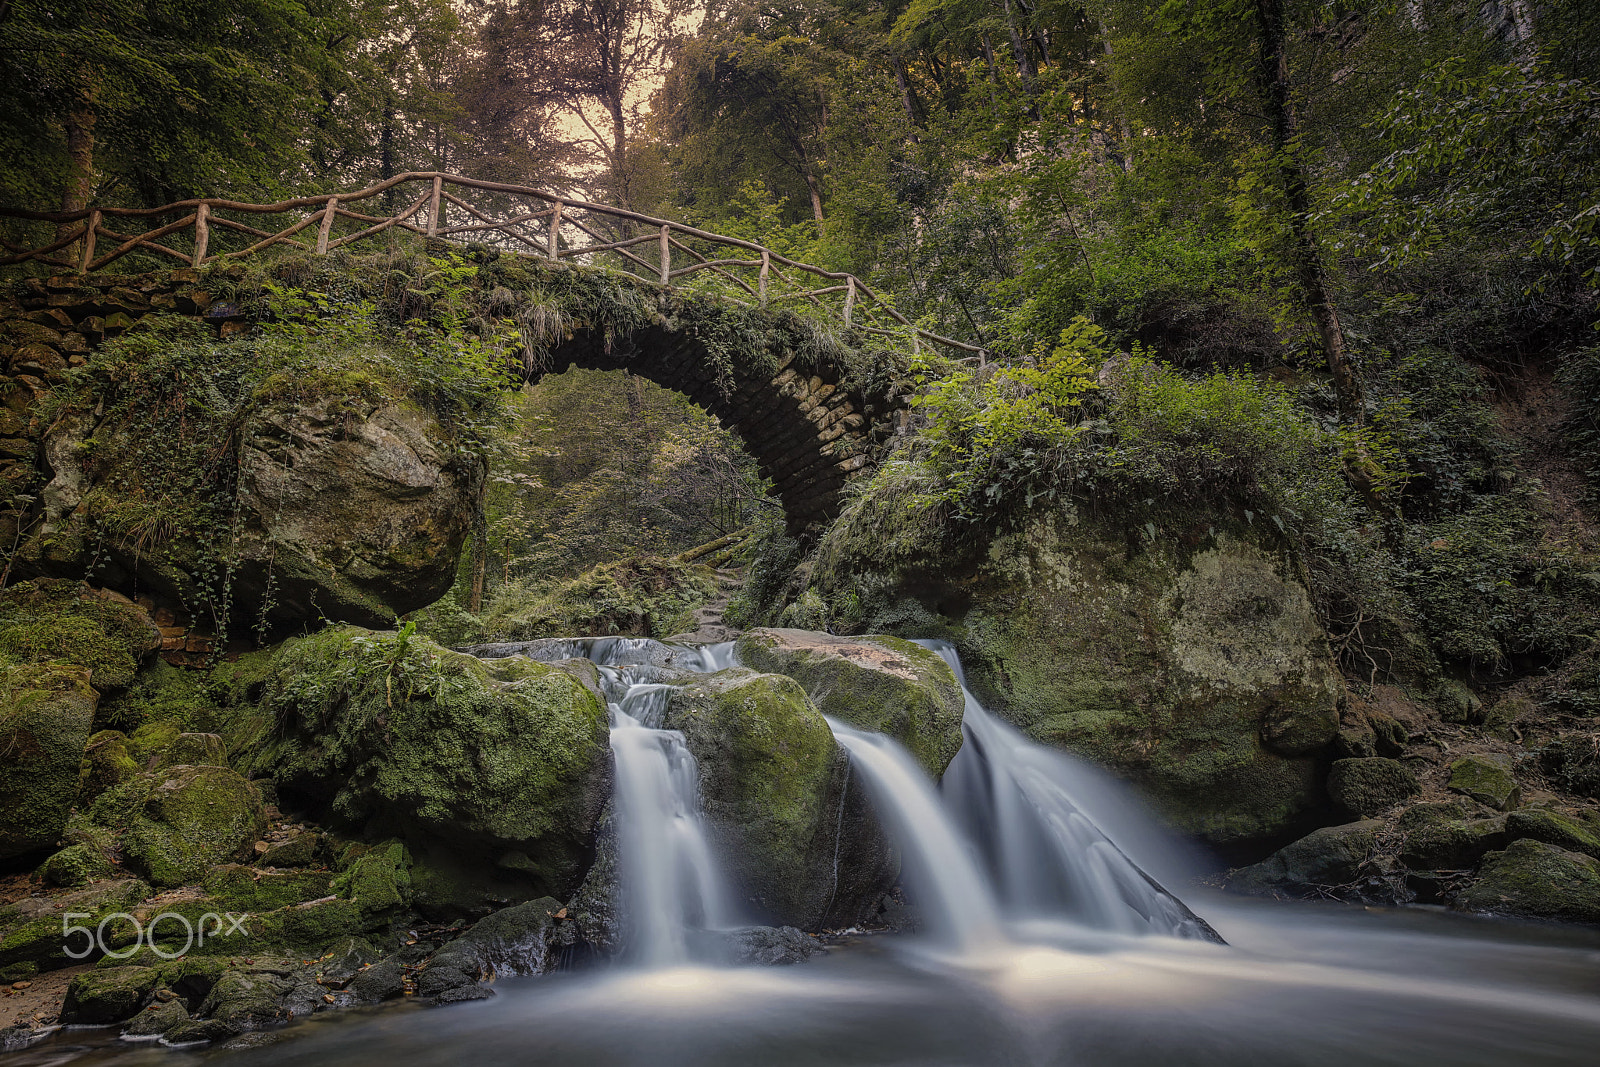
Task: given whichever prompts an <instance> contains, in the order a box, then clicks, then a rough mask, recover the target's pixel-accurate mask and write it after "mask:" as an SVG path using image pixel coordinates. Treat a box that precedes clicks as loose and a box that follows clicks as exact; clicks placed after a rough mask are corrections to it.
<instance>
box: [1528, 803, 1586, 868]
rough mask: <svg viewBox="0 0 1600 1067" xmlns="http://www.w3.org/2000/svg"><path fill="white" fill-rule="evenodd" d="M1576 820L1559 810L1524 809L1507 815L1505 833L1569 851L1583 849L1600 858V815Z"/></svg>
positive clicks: (1581, 850) (1583, 851) (1582, 850)
mask: <svg viewBox="0 0 1600 1067" xmlns="http://www.w3.org/2000/svg"><path fill="white" fill-rule="evenodd" d="M1589 815H1590V817H1589V818H1588V819H1575V818H1573V817H1572V816H1571V815H1563V814H1562V813H1561V812H1559V811H1549V810H1545V809H1538V808H1525V809H1523V810H1522V811H1514V812H1512V813H1511V814H1510V815H1507V816H1506V832H1507V833H1508V834H1510V835H1511V836H1512V837H1514V838H1515V837H1531V838H1532V839H1533V840H1535V841H1543V842H1545V843H1547V844H1551V845H1559V846H1561V847H1562V848H1564V849H1567V850H1568V851H1570V852H1582V853H1583V854H1584V855H1586V856H1589V857H1591V858H1593V859H1600V816H1597V815H1596V814H1595V813H1594V812H1590V813H1589Z"/></svg>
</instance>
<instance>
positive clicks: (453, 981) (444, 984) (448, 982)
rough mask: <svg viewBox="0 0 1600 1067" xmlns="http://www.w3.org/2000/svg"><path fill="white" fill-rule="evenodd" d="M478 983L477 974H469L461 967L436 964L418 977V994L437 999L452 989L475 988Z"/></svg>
mask: <svg viewBox="0 0 1600 1067" xmlns="http://www.w3.org/2000/svg"><path fill="white" fill-rule="evenodd" d="M477 982H478V975H477V972H475V971H474V972H473V973H471V974H468V973H467V972H466V971H463V970H461V968H459V967H451V966H448V965H446V964H435V965H431V966H429V967H427V968H426V969H424V970H423V972H422V973H421V974H419V975H417V994H418V995H419V996H424V997H437V996H439V995H440V994H442V993H447V992H449V991H450V990H452V989H461V988H464V987H466V986H474V985H476V984H477Z"/></svg>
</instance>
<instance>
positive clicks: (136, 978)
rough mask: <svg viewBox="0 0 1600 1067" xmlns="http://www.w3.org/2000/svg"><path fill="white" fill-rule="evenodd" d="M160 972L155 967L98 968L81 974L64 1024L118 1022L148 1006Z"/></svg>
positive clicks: (74, 982)
mask: <svg viewBox="0 0 1600 1067" xmlns="http://www.w3.org/2000/svg"><path fill="white" fill-rule="evenodd" d="M159 977H160V974H159V972H158V971H157V970H156V968H154V967H137V966H134V967H110V968H106V969H103V970H102V969H99V968H96V969H95V970H92V971H87V972H85V973H84V974H80V975H78V976H77V977H76V978H74V979H73V980H72V984H71V985H69V986H68V987H67V998H66V1001H65V1002H64V1003H63V1004H62V1006H61V1021H62V1022H64V1023H78V1024H91V1025H92V1024H95V1023H114V1022H120V1021H122V1020H123V1019H127V1018H131V1017H132V1016H133V1015H134V1014H135V1013H137V1012H138V1010H139V1009H140V1008H141V1007H143V1006H144V1002H145V998H146V997H148V996H149V995H150V993H151V992H152V991H153V990H154V989H155V987H156V981H157V980H158V979H159Z"/></svg>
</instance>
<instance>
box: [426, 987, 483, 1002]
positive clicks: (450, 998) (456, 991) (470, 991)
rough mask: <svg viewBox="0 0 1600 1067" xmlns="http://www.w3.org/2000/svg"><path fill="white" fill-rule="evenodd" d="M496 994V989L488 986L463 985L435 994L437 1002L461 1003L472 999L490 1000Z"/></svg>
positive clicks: (434, 999)
mask: <svg viewBox="0 0 1600 1067" xmlns="http://www.w3.org/2000/svg"><path fill="white" fill-rule="evenodd" d="M494 996H495V991H494V990H492V989H490V988H489V987H487V986H481V985H463V986H456V987H455V988H453V989H446V990H444V991H443V992H441V993H438V994H436V995H435V996H434V998H433V1002H434V1003H435V1004H461V1003H465V1002H467V1001H471V1000H489V999H490V998H492V997H494Z"/></svg>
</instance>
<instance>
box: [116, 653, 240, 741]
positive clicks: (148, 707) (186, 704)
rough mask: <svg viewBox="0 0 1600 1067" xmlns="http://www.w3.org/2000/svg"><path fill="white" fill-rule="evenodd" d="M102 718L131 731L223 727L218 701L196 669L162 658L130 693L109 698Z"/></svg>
mask: <svg viewBox="0 0 1600 1067" xmlns="http://www.w3.org/2000/svg"><path fill="white" fill-rule="evenodd" d="M100 717H101V720H102V721H103V722H106V723H114V724H116V725H117V726H118V727H119V728H120V729H122V730H125V731H128V732H130V733H132V732H136V731H137V730H138V729H139V728H141V727H143V726H150V725H171V726H174V727H176V728H177V729H178V731H180V732H189V731H200V732H209V731H213V730H216V729H217V728H218V726H219V722H218V715H217V711H216V707H215V704H214V703H213V702H212V700H211V698H210V697H209V695H208V694H207V693H206V691H205V688H204V687H203V686H202V684H201V680H200V677H199V676H198V675H197V674H196V672H194V671H188V670H182V669H180V668H178V667H174V666H172V665H171V664H169V663H166V662H165V661H163V660H159V659H158V660H156V661H155V662H153V663H151V664H150V665H149V666H148V667H146V668H144V669H143V670H141V671H140V672H139V674H138V676H137V678H135V679H134V680H133V684H132V685H131V686H129V688H128V690H127V692H125V693H121V694H118V695H117V696H115V697H113V698H111V699H109V700H107V701H106V703H105V705H104V707H103V708H102V709H101V716H100Z"/></svg>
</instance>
